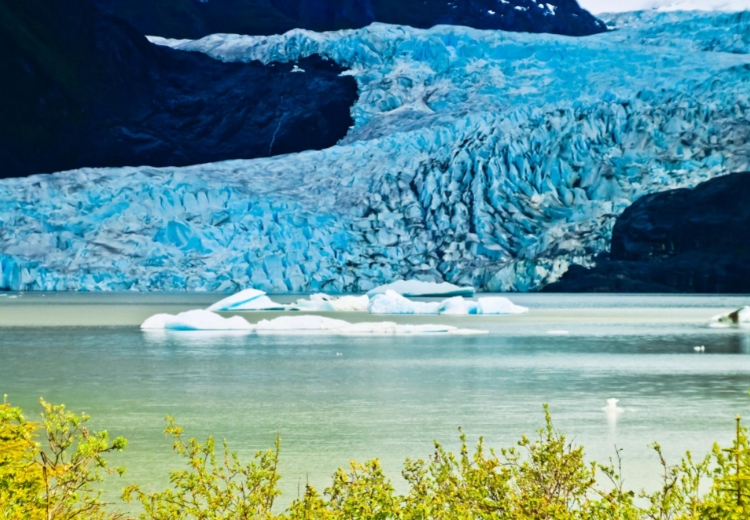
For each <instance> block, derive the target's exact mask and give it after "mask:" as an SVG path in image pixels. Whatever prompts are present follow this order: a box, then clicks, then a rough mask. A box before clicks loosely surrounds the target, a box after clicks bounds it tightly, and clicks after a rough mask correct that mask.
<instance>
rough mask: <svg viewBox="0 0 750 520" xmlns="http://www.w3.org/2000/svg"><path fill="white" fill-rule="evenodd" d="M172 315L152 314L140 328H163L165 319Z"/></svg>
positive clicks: (165, 322)
mask: <svg viewBox="0 0 750 520" xmlns="http://www.w3.org/2000/svg"><path fill="white" fill-rule="evenodd" d="M172 317H173V316H172V315H171V314H154V315H153V316H151V317H149V318H146V321H144V322H143V323H142V324H141V330H164V326H165V325H166V324H167V320H168V319H169V318H172Z"/></svg>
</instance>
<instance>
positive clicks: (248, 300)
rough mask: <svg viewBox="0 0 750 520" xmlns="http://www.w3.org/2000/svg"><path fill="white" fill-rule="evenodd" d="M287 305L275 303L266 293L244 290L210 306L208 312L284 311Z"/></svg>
mask: <svg viewBox="0 0 750 520" xmlns="http://www.w3.org/2000/svg"><path fill="white" fill-rule="evenodd" d="M288 308H289V306H288V305H284V304H281V303H276V302H275V301H273V300H271V298H269V297H268V296H266V293H265V292H263V291H259V290H257V289H245V290H244V291H240V292H238V293H237V294H233V295H232V296H229V297H228V298H224V299H223V300H219V301H218V302H216V303H214V304H213V305H211V306H210V307H209V308H208V310H209V311H215V312H217V311H224V312H227V311H230V312H233V311H285V310H287V309H288Z"/></svg>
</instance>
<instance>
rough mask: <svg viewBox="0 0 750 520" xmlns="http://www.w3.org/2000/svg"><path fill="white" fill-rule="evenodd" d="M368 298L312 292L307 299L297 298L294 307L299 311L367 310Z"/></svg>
mask: <svg viewBox="0 0 750 520" xmlns="http://www.w3.org/2000/svg"><path fill="white" fill-rule="evenodd" d="M369 303H370V298H368V297H367V296H366V295H362V296H341V297H336V296H330V295H328V294H313V295H311V296H310V299H309V300H304V299H303V300H297V303H296V304H294V307H296V308H297V309H299V310H301V311H318V312H367V306H368V305H369Z"/></svg>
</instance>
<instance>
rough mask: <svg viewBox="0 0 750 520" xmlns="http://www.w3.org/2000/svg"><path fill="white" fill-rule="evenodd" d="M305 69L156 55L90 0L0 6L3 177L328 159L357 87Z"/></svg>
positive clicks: (322, 68) (7, 1) (324, 66)
mask: <svg viewBox="0 0 750 520" xmlns="http://www.w3.org/2000/svg"><path fill="white" fill-rule="evenodd" d="M298 65H299V67H301V68H302V69H304V71H305V72H304V73H300V72H291V70H292V64H289V63H286V64H271V65H269V66H265V65H263V64H261V63H259V62H256V63H248V64H241V63H222V62H219V61H216V60H213V59H211V58H209V57H207V56H205V55H203V54H198V53H188V52H182V51H175V50H172V49H169V48H165V47H160V46H157V45H152V44H151V43H149V42H148V40H146V39H145V37H144V36H143V35H141V34H139V33H138V32H137V31H136V30H135V29H133V28H132V27H130V26H129V25H128V24H127V23H125V22H123V21H122V20H120V19H118V18H115V17H112V16H110V15H105V14H103V13H101V12H100V11H99V10H98V8H96V6H95V5H94V4H93V3H92V2H91V0H24V1H22V2H20V1H16V0H0V77H2V78H3V81H2V82H0V177H14V176H22V175H28V174H33V173H47V172H53V171H60V170H65V169H72V168H78V167H83V166H124V165H142V164H148V165H152V166H166V165H172V166H181V165H188V164H197V163H202V162H212V161H218V160H223V159H241V158H254V157H262V156H267V155H276V154H282V153H289V152H297V151H302V150H307V149H320V148H326V147H328V146H331V145H333V144H335V143H336V142H337V141H338V140H339V139H340V138H342V137H343V136H344V135H345V134H346V132H347V131H348V129H349V127H350V126H351V125H352V123H353V121H352V119H351V116H350V114H349V109H350V108H351V106H352V104H353V103H354V101H355V100H356V98H357V86H356V82H355V81H354V79H353V78H351V77H340V76H339V74H340V73H341V72H342V69H341V68H340V67H339V66H338V65H336V64H334V63H332V62H327V61H323V60H322V59H320V58H318V57H313V58H309V59H306V60H302V61H301V62H299V63H298Z"/></svg>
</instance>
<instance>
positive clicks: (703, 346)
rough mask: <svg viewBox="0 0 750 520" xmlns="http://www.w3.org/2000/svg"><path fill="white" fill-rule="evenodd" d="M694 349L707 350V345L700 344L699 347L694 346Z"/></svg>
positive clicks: (697, 350)
mask: <svg viewBox="0 0 750 520" xmlns="http://www.w3.org/2000/svg"><path fill="white" fill-rule="evenodd" d="M693 350H695V351H696V352H705V351H706V346H705V345H699V346H697V347H693Z"/></svg>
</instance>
